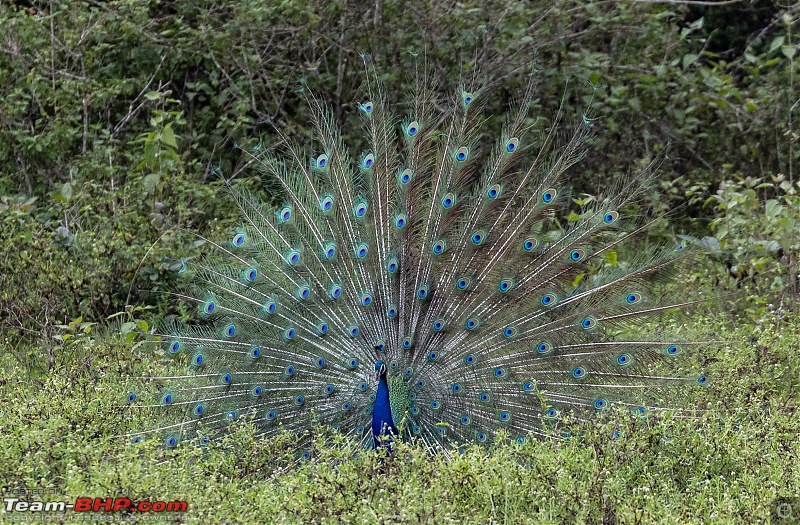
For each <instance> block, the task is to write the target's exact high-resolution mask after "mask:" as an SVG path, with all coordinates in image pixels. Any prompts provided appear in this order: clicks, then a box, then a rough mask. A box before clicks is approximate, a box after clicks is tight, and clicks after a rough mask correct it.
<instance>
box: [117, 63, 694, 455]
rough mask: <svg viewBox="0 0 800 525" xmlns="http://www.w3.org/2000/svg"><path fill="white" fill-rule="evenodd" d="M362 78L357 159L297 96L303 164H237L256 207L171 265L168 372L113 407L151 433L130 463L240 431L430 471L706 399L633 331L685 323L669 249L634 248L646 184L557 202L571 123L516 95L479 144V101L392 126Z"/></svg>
mask: <svg viewBox="0 0 800 525" xmlns="http://www.w3.org/2000/svg"><path fill="white" fill-rule="evenodd" d="M370 78H371V79H370V80H368V81H367V82H366V85H365V87H364V91H363V95H362V98H361V102H358V103H357V104H354V111H356V112H357V113H358V114H359V115H360V118H361V120H362V122H363V135H362V138H361V139H360V140H361V143H363V144H364V147H363V149H362V151H361V152H360V153H359V154H358V155H354V154H352V153H351V151H350V150H349V149H348V147H347V146H346V145H345V143H344V140H343V138H342V134H341V132H340V129H339V127H338V125H337V123H336V121H335V118H334V116H333V115H334V112H333V110H332V109H331V108H330V107H329V106H328V105H327V104H325V103H324V102H323V101H321V100H320V99H319V98H317V97H316V96H315V95H314V94H311V93H307V92H306V94H305V98H306V99H307V103H308V107H309V112H310V114H311V117H310V123H311V130H312V131H313V135H314V146H313V151H311V152H307V151H305V150H303V149H301V148H300V147H298V146H297V145H295V144H293V143H291V141H288V140H282V141H281V142H280V145H279V146H276V147H274V148H264V147H261V146H255V147H240V150H241V151H242V152H244V154H245V155H247V158H248V159H249V160H248V162H249V163H250V164H251V165H254V166H257V168H258V169H259V170H260V171H261V172H262V174H264V175H265V176H267V177H269V178H270V179H271V180H274V181H277V183H278V185H279V187H280V192H277V195H278V200H277V201H276V202H277V204H271V203H265V202H263V201H261V200H259V199H258V198H256V197H255V196H254V195H253V194H252V193H249V192H247V191H245V190H243V189H241V188H240V187H237V186H236V185H234V184H231V183H228V184H227V188H228V194H229V195H230V199H231V201H232V202H233V203H235V205H236V206H237V207H238V210H239V212H240V217H241V220H240V222H239V223H238V226H237V227H236V228H235V229H233V230H232V231H230V235H229V236H228V238H226V239H223V240H218V241H215V240H211V239H206V238H204V237H202V236H198V237H199V238H200V239H202V240H203V241H204V246H205V248H206V250H205V253H204V254H203V256H202V257H199V258H196V259H186V260H182V261H179V264H178V268H179V269H178V271H177V273H178V279H179V282H180V285H179V286H178V290H177V291H174V292H171V297H174V298H175V300H176V301H180V302H181V304H184V305H187V306H188V307H189V309H190V310H191V311H193V312H195V313H194V314H193V315H192V318H191V320H190V321H188V322H182V323H181V322H178V321H176V320H172V321H170V322H165V323H164V324H163V325H162V328H161V329H159V330H158V331H157V333H156V334H152V337H155V338H156V340H157V341H158V345H159V348H161V349H162V352H163V354H164V355H165V356H167V357H168V358H169V360H170V363H171V364H170V366H171V367H172V368H171V369H170V373H168V374H165V375H161V376H148V377H146V378H145V380H146V381H145V383H146V385H147V386H146V387H144V390H143V391H141V392H137V391H133V390H131V391H129V392H127V394H126V395H127V398H126V403H127V404H129V405H131V406H133V407H148V408H150V409H151V410H153V411H154V413H155V414H156V416H155V420H154V421H157V423H156V422H154V423H153V425H152V428H146V429H142V430H141V431H140V432H137V433H133V434H130V435H129V438H130V439H131V440H132V441H133V442H136V443H138V442H141V441H143V440H146V439H148V438H153V439H154V440H155V442H156V443H158V444H159V445H160V446H163V447H165V448H174V447H176V446H178V444H179V443H181V442H195V443H198V444H206V443H208V442H209V441H210V440H213V439H215V438H217V437H219V436H220V435H222V434H224V433H225V432H226V431H228V429H229V428H230V426H231V425H232V424H233V423H234V422H236V421H250V422H251V423H252V424H253V425H254V427H255V428H256V429H257V432H258V433H259V434H263V435H265V436H267V437H269V436H273V435H275V434H276V433H278V432H282V431H290V432H294V433H298V434H301V433H303V432H304V431H307V430H309V429H310V428H311V427H312V426H313V425H317V424H322V425H329V426H330V427H332V428H333V430H334V431H338V432H339V433H341V434H343V435H344V436H347V437H348V438H349V439H350V440H351V442H353V443H355V444H356V445H358V446H360V447H363V448H366V449H369V448H371V447H372V448H381V447H384V446H388V447H391V446H392V442H393V441H394V440H403V441H417V442H420V443H422V444H424V446H425V447H427V448H428V449H429V450H430V451H431V452H432V453H435V452H437V451H442V450H447V449H448V448H450V447H451V446H452V445H453V444H456V443H470V442H473V443H474V442H477V443H490V442H493V441H495V440H497V439H500V438H501V437H503V438H504V439H505V438H508V439H514V440H517V441H519V442H525V441H527V440H530V439H532V438H533V439H535V438H546V437H551V436H554V435H557V434H558V428H559V427H558V422H559V421H560V420H561V419H562V418H564V417H565V416H567V415H569V416H570V417H573V418H577V419H586V418H591V417H592V415H593V414H596V413H601V412H604V411H607V410H609V409H610V408H612V407H614V406H617V407H623V408H624V409H625V410H629V411H631V412H632V413H633V414H638V415H641V416H646V415H647V414H648V413H650V412H651V411H653V410H658V409H659V408H660V407H661V406H662V404H660V403H659V399H660V398H659V395H661V394H663V392H665V391H669V389H671V388H684V387H686V388H688V387H689V385H692V384H694V385H705V384H706V383H707V379H706V376H705V375H703V374H698V373H695V374H692V375H687V374H684V373H671V372H670V370H672V369H673V368H674V367H671V365H670V363H669V361H670V360H673V359H675V358H677V356H679V355H680V354H681V353H683V352H684V351H685V350H686V349H689V348H691V347H692V346H693V345H700V344H702V342H697V341H681V340H680V338H678V337H677V336H676V335H677V334H675V333H672V332H668V331H665V330H663V329H661V328H659V329H658V330H656V329H652V330H647V329H645V328H644V327H645V326H648V325H645V324H644V322H645V321H648V320H651V319H659V318H660V317H661V315H662V313H663V312H666V311H669V310H674V309H682V308H684V307H686V306H688V305H691V304H694V303H695V302H697V301H695V300H687V299H686V297H684V298H682V299H681V300H669V299H667V296H668V295H669V294H667V295H665V294H664V292H663V290H664V289H665V288H664V287H663V286H662V283H664V282H665V281H669V280H670V279H674V277H675V273H676V269H675V268H676V263H679V262H680V261H681V260H682V259H684V258H685V257H687V255H688V253H689V252H690V251H692V250H689V249H686V246H685V240H680V239H675V238H669V239H667V240H663V241H649V242H648V241H647V240H646V239H647V236H646V235H645V234H646V233H647V232H648V231H650V230H651V229H652V227H653V225H654V224H655V223H656V222H658V221H659V220H660V219H661V217H658V216H648V215H647V214H646V213H642V212H641V203H642V201H643V197H644V195H645V193H646V191H647V189H648V188H649V187H650V185H649V182H650V181H651V179H652V176H651V174H652V173H653V172H654V170H655V165H654V164H653V163H651V164H649V165H647V166H645V167H643V168H641V169H639V170H638V171H636V172H635V173H634V174H632V175H629V176H628V177H627V178H626V179H625V180H624V181H623V182H622V183H620V184H619V185H617V186H615V187H613V188H610V189H609V191H607V192H606V193H607V196H605V197H604V198H597V199H583V200H581V199H574V198H572V197H571V196H570V192H569V190H568V187H567V186H566V185H565V179H566V178H567V176H568V174H569V172H570V168H572V167H573V166H575V165H576V164H577V163H579V162H580V161H581V160H582V159H583V158H584V156H585V154H586V148H587V145H586V144H587V140H588V139H589V138H590V137H591V136H592V134H593V121H592V118H591V117H590V116H588V115H586V114H585V115H581V116H580V117H579V118H577V119H576V120H575V121H574V122H567V120H568V119H565V118H564V117H563V116H562V114H563V110H559V112H558V115H557V116H556V117H555V119H554V120H555V122H553V123H551V125H549V126H547V127H545V126H542V125H540V124H539V123H540V120H537V119H534V118H532V117H531V115H530V113H531V105H532V102H531V101H532V98H533V97H532V92H533V91H532V88H528V89H527V91H525V92H524V93H522V94H521V95H520V96H519V97H517V99H516V100H515V101H514V102H513V104H512V109H510V110H509V111H508V113H507V114H506V115H505V117H504V119H503V122H502V128H501V131H500V132H499V135H496V136H494V137H491V136H487V132H486V131H484V128H485V127H486V126H485V124H486V120H487V117H486V114H485V113H486V111H485V104H484V101H485V99H486V98H487V96H486V90H481V89H477V88H476V89H471V90H470V87H469V86H462V87H460V88H459V89H458V90H457V91H456V92H455V93H453V95H452V96H449V97H445V96H441V95H438V96H437V94H436V91H435V90H434V89H432V88H431V87H429V86H426V85H425V84H424V83H423V82H419V83H418V84H417V87H416V88H415V91H414V92H413V93H411V95H410V96H409V97H408V98H409V101H408V102H407V103H406V104H404V105H402V106H397V107H399V108H402V113H403V114H402V115H401V116H397V115H396V113H395V111H396V107H393V106H392V105H390V103H389V102H388V96H387V94H386V92H385V88H384V87H383V86H382V85H381V84H380V83H379V82H378V81H377V79H376V77H370ZM443 98H446V99H447V101H446V102H445V101H443V100H442V99H443ZM356 108H357V109H356ZM564 130H566V132H565V131H564ZM279 133H280V132H279ZM575 202H578V203H580V204H581V205H580V206H579V209H578V210H574V209H573V210H572V211H570V212H569V214H568V215H566V216H565V213H564V210H565V209H567V208H569V207H570V206H573V207H574V203H575ZM565 217H566V218H565ZM650 237H653V236H650ZM623 255H625V257H624V258H623ZM623 259H624V260H623ZM304 454H305V455H306V457H308V455H309V452H308V451H305V452H304Z"/></svg>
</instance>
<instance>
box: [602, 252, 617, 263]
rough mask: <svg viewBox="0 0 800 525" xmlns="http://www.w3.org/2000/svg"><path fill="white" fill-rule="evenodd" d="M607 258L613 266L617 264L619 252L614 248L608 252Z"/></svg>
mask: <svg viewBox="0 0 800 525" xmlns="http://www.w3.org/2000/svg"><path fill="white" fill-rule="evenodd" d="M605 260H606V262H607V263H608V264H610V265H611V266H616V265H617V252H616V251H614V250H611V251H608V252H606V255H605Z"/></svg>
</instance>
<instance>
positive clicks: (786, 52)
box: [781, 46, 797, 58]
mask: <svg viewBox="0 0 800 525" xmlns="http://www.w3.org/2000/svg"><path fill="white" fill-rule="evenodd" d="M781 53H783V56H785V57H786V58H794V55H795V53H797V46H781Z"/></svg>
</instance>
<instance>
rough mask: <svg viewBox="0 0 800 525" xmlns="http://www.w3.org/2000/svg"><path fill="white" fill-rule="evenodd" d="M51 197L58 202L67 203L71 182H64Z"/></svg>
mask: <svg viewBox="0 0 800 525" xmlns="http://www.w3.org/2000/svg"><path fill="white" fill-rule="evenodd" d="M53 198H54V199H55V200H57V201H58V202H62V203H64V204H67V203H68V202H69V201H70V199H72V184H70V183H69V182H65V183H64V184H62V185H61V187H59V188H58V190H56V191H55V193H53Z"/></svg>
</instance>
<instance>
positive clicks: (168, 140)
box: [161, 124, 178, 149]
mask: <svg viewBox="0 0 800 525" xmlns="http://www.w3.org/2000/svg"><path fill="white" fill-rule="evenodd" d="M161 142H163V143H164V144H166V145H167V146H169V147H171V148H174V149H178V143H177V142H175V132H174V131H172V125H171V124H167V125H166V126H164V131H162V132H161Z"/></svg>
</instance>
